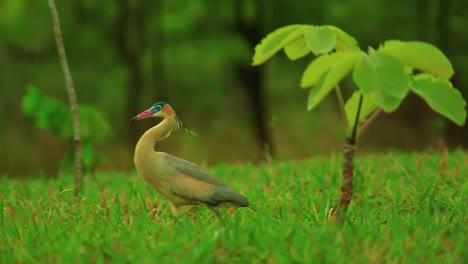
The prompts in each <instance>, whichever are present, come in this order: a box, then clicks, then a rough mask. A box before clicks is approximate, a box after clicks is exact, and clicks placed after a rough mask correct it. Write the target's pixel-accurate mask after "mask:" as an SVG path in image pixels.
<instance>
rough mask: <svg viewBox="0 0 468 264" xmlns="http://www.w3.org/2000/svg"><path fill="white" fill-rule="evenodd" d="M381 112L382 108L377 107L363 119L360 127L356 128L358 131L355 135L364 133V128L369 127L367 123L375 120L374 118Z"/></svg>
mask: <svg viewBox="0 0 468 264" xmlns="http://www.w3.org/2000/svg"><path fill="white" fill-rule="evenodd" d="M381 112H382V109H381V108H378V109H377V110H375V111H374V112H373V113H372V114H371V115H370V116H369V117H368V118H367V119H366V121H364V122H363V123H362V124H361V127H360V128H359V129H358V133H357V137H359V136H360V135H362V133H364V131H365V130H366V128H368V127H369V125H370V124H371V123H372V121H374V120H375V118H376V117H377V116H378V115H379V114H380V113H381Z"/></svg>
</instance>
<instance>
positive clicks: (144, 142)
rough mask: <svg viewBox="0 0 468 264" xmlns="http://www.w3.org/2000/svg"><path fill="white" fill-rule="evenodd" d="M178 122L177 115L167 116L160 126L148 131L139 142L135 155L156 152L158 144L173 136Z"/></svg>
mask: <svg viewBox="0 0 468 264" xmlns="http://www.w3.org/2000/svg"><path fill="white" fill-rule="evenodd" d="M176 122H177V120H176V115H175V113H174V114H171V115H167V116H166V117H165V118H164V119H163V121H161V122H160V123H159V124H157V125H156V126H154V127H152V128H150V129H148V130H147V131H146V132H145V133H144V134H143V136H141V137H140V139H139V140H138V143H137V145H136V148H135V155H138V154H143V153H148V152H152V151H154V147H155V145H156V143H157V142H158V141H160V140H162V139H164V138H166V137H168V136H169V135H170V134H171V132H172V130H174V127H175V125H176Z"/></svg>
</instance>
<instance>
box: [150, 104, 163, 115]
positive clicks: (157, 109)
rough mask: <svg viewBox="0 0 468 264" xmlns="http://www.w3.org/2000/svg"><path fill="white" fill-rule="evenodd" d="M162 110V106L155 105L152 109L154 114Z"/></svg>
mask: <svg viewBox="0 0 468 264" xmlns="http://www.w3.org/2000/svg"><path fill="white" fill-rule="evenodd" d="M161 108H162V107H161V105H153V106H152V107H151V111H152V112H153V113H156V112H158V111H160V110H161Z"/></svg>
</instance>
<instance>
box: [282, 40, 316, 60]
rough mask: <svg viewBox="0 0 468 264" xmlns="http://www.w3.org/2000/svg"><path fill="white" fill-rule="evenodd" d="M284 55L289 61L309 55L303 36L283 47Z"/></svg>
mask: <svg viewBox="0 0 468 264" xmlns="http://www.w3.org/2000/svg"><path fill="white" fill-rule="evenodd" d="M284 53H286V56H288V58H289V59H290V60H292V61H294V60H297V59H300V58H302V57H304V56H305V55H307V54H309V53H310V49H309V47H307V44H306V42H305V39H304V36H300V37H298V38H296V39H295V40H293V41H291V43H289V44H287V45H286V46H284Z"/></svg>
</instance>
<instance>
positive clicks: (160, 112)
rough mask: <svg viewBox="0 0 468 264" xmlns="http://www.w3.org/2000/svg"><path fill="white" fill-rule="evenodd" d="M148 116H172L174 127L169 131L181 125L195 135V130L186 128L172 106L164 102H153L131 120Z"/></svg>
mask: <svg viewBox="0 0 468 264" xmlns="http://www.w3.org/2000/svg"><path fill="white" fill-rule="evenodd" d="M150 117H161V118H166V117H172V118H174V120H175V122H174V127H173V128H172V129H171V131H170V132H172V130H178V129H179V128H180V127H182V128H183V129H184V130H185V131H187V132H188V133H190V134H192V135H197V134H196V133H195V132H193V131H191V130H189V129H187V128H186V127H185V126H184V124H182V121H180V119H179V118H178V117H177V115H176V112H175V111H174V109H172V107H171V106H170V105H169V104H167V103H165V102H158V103H155V104H154V105H152V106H151V107H150V108H148V109H146V110H145V111H143V112H141V113H139V114H138V115H136V116H134V117H133V118H132V119H131V120H141V119H145V118H150ZM170 132H169V134H170Z"/></svg>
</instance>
